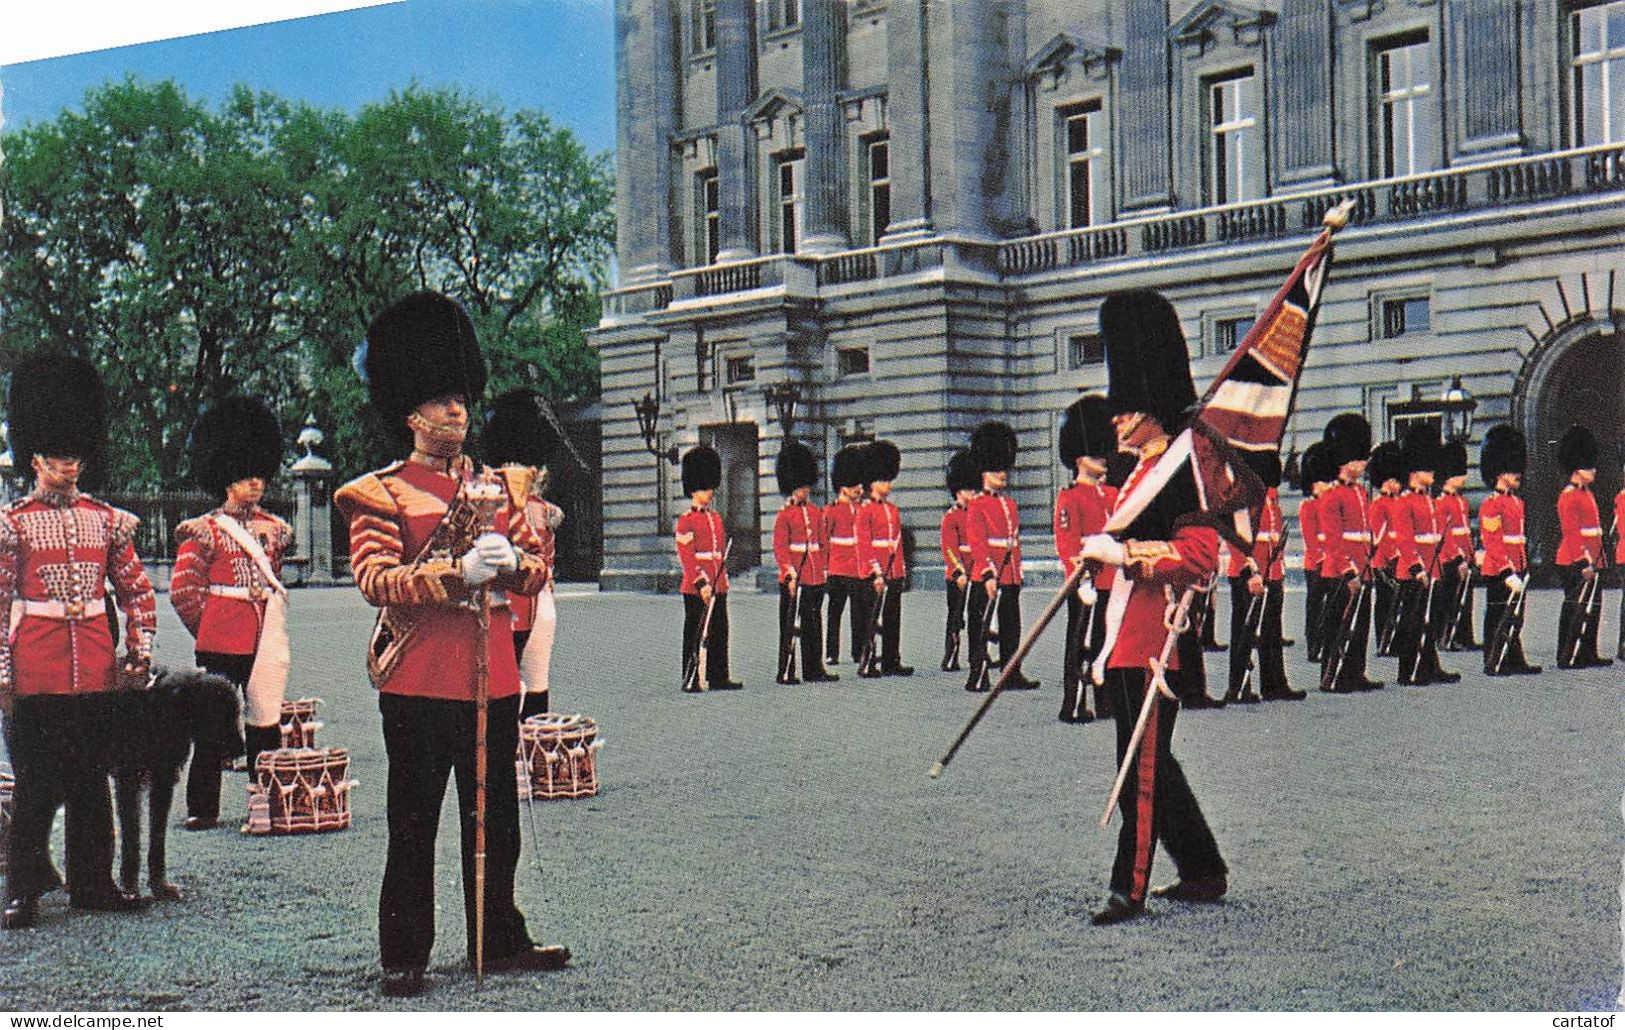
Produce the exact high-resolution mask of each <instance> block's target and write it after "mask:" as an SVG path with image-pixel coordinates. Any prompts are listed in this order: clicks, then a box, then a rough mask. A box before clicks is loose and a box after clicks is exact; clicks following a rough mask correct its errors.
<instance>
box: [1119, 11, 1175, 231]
mask: <svg viewBox="0 0 1625 1030" xmlns="http://www.w3.org/2000/svg"><path fill="white" fill-rule="evenodd" d="M1123 6H1124V22H1125V28H1126V33H1125V35H1126V41H1125V45H1124V47H1123V62H1122V67H1121V76H1122V77H1121V79H1120V80H1119V83H1120V85H1119V89H1120V94H1121V96H1122V102H1121V105H1120V108H1119V109H1120V110H1121V112H1122V117H1121V122H1120V137H1121V139H1122V141H1123V164H1122V167H1123V204H1122V207H1123V210H1125V211H1133V210H1136V209H1142V208H1159V207H1168V206H1170V205H1172V203H1173V183H1172V178H1171V176H1172V164H1171V163H1170V162H1171V155H1170V153H1169V135H1170V129H1169V107H1168V105H1169V102H1170V101H1169V98H1170V97H1171V96H1172V95H1173V94H1172V92H1171V90H1170V89H1169V85H1170V84H1169V79H1168V0H1124V4H1123Z"/></svg>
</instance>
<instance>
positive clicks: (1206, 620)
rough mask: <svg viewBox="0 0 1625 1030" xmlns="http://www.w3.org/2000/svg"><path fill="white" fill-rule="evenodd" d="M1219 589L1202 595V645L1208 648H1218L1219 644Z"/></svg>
mask: <svg viewBox="0 0 1625 1030" xmlns="http://www.w3.org/2000/svg"><path fill="white" fill-rule="evenodd" d="M1217 595H1218V591H1217V590H1210V591H1208V592H1207V593H1205V594H1203V595H1201V601H1202V647H1203V648H1205V649H1207V650H1216V649H1217V648H1218V646H1219V640H1218V637H1217V636H1216V635H1215V634H1217V633H1218V632H1219V626H1218V622H1219V598H1218V596H1217Z"/></svg>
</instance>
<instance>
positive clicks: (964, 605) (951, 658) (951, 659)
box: [944, 568, 971, 669]
mask: <svg viewBox="0 0 1625 1030" xmlns="http://www.w3.org/2000/svg"><path fill="white" fill-rule="evenodd" d="M960 572H961V573H962V574H964V575H965V587H964V590H965V596H964V597H963V598H961V599H960V602H959V625H960V626H961V627H963V626H964V625H965V620H966V619H967V618H969V616H970V587H971V581H970V575H969V574H968V573H965V570H964V569H963V568H961V569H960ZM959 634H960V631H959V630H957V629H956V630H954V631H953V632H952V633H950V634H949V636H948V640H949V644H950V646H949V649H948V661H947V662H945V663H944V664H946V665H947V666H948V668H949V669H957V668H958V667H959Z"/></svg>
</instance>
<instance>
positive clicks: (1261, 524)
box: [1224, 487, 1286, 583]
mask: <svg viewBox="0 0 1625 1030" xmlns="http://www.w3.org/2000/svg"><path fill="white" fill-rule="evenodd" d="M1282 525H1283V520H1282V518H1281V500H1280V497H1279V495H1278V494H1276V492H1275V488H1274V487H1270V488H1268V489H1267V490H1265V492H1264V507H1263V508H1262V509H1261V510H1260V511H1259V513H1258V533H1257V534H1256V535H1254V537H1253V550H1252V554H1251V556H1250V560H1249V559H1248V558H1247V557H1244V556H1243V555H1242V553H1241V552H1239V551H1237V550H1236V549H1235V547H1234V546H1232V545H1231V544H1229V543H1226V544H1225V545H1224V549H1225V552H1226V554H1227V556H1228V561H1227V564H1226V567H1225V575H1227V576H1229V577H1231V578H1232V579H1234V578H1235V577H1237V576H1240V575H1242V574H1243V573H1245V572H1246V571H1247V569H1248V568H1249V567H1251V568H1254V569H1264V570H1265V572H1264V580H1265V582H1268V583H1279V582H1280V581H1281V580H1282V579H1284V578H1285V576H1286V560H1285V558H1284V557H1283V552H1282V551H1280V550H1278V544H1279V542H1280V539H1281V529H1282ZM1271 559H1273V560H1271Z"/></svg>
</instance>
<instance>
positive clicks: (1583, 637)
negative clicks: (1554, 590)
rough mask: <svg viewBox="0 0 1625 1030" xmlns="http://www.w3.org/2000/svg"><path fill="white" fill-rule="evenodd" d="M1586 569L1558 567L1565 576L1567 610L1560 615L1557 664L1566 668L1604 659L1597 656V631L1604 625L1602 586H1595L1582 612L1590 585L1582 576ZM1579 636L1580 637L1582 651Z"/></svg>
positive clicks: (1564, 597) (1564, 598)
mask: <svg viewBox="0 0 1625 1030" xmlns="http://www.w3.org/2000/svg"><path fill="white" fill-rule="evenodd" d="M1582 568H1584V566H1582V565H1560V566H1558V571H1559V572H1561V573H1562V575H1563V610H1562V611H1561V612H1559V613H1558V616H1557V664H1558V665H1560V666H1562V667H1564V668H1568V667H1570V666H1573V665H1589V664H1591V663H1593V662H1596V661H1597V660H1598V659H1599V658H1600V657H1601V656H1600V655H1599V654H1597V631H1598V630H1599V629H1600V628H1601V624H1602V584H1600V583H1597V584H1594V585H1593V586H1592V588H1591V600H1590V603H1588V604H1587V605H1585V606H1584V608H1583V609H1582V607H1581V605H1580V592H1581V590H1582V589H1584V588H1585V585H1586V579H1585V577H1584V576H1582V575H1580V570H1581V569H1582ZM1582 622H1583V623H1584V627H1583V629H1582V627H1581V623H1582ZM1576 637H1578V638H1579V640H1578V644H1579V649H1578V652H1576V648H1575V644H1576V639H1575V638H1576ZM1571 658H1573V660H1572V661H1571V660H1570V659H1571Z"/></svg>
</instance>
